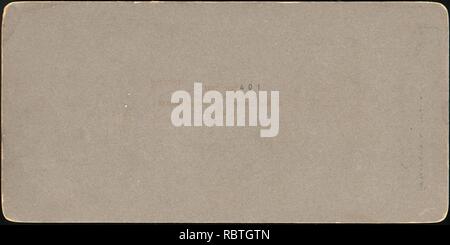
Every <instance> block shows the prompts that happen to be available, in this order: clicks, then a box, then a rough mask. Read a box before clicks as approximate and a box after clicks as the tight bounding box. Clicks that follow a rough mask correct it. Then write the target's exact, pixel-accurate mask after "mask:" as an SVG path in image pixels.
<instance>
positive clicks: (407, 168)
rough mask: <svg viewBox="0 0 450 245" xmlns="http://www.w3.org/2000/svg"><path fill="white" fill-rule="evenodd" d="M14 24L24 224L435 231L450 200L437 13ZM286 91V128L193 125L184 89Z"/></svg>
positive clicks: (260, 9) (115, 9)
mask: <svg viewBox="0 0 450 245" xmlns="http://www.w3.org/2000/svg"><path fill="white" fill-rule="evenodd" d="M2 25H3V28H2V51H3V52H2V94H1V95H2V100H1V109H2V176H1V177H2V208H3V212H4V213H5V215H6V217H7V218H8V219H10V220H13V221H33V222H35V221H44V222H48V221H74V222H78V221H125V222H434V221H439V220H441V219H442V218H443V217H444V216H445V215H446V213H447V206H448V160H447V159H448V103H449V102H448V16H447V11H446V9H445V8H444V7H443V6H442V5H440V4H436V3H158V2H156V3H150V2H147V3H131V2H128V3H123V2H122V3H121V2H95V3H94V2H65V3H61V2H60V3H56V2H45V3H44V2H42V3H39V2H34V3H32V2H26V3H22V2H18V3H12V4H10V5H8V6H7V8H6V9H5V14H4V16H3V23H2ZM196 81H201V82H203V84H204V85H205V86H206V87H207V88H208V89H209V88H211V89H212V88H214V89H216V90H219V91H225V90H230V89H238V88H239V87H240V85H241V84H248V83H249V82H253V84H260V86H261V89H263V90H279V91H280V133H279V135H278V136H277V137H274V138H260V137H259V128H255V127H252V128H249V127H244V128H236V127H235V128H232V127H231V128H228V127H222V128H219V127H213V128H206V127H196V128H194V127H181V128H175V127H173V126H172V124H171V122H170V113H171V110H172V108H173V107H174V106H173V105H171V104H170V95H171V93H172V92H174V91H175V90H179V89H183V90H188V91H192V89H193V84H194V82H196Z"/></svg>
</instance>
